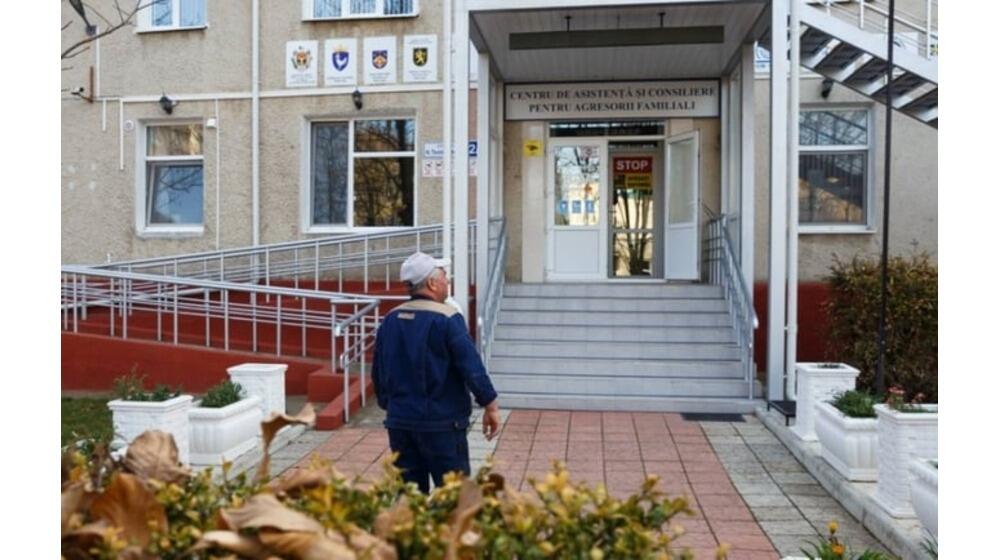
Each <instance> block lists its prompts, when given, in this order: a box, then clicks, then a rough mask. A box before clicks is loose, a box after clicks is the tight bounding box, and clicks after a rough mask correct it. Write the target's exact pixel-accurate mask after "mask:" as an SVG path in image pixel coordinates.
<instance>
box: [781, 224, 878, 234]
mask: <svg viewBox="0 0 1000 560" xmlns="http://www.w3.org/2000/svg"><path fill="white" fill-rule="evenodd" d="M874 234H875V229H874V228H870V227H868V226H853V225H852V226H848V225H828V226H804V225H800V226H799V235H874Z"/></svg>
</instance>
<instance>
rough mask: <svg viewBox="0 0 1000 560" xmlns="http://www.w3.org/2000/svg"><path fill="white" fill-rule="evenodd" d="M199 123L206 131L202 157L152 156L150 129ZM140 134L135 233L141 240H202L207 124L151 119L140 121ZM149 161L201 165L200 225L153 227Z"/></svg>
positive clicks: (187, 120) (203, 230) (195, 120)
mask: <svg viewBox="0 0 1000 560" xmlns="http://www.w3.org/2000/svg"><path fill="white" fill-rule="evenodd" d="M192 124H196V125H199V126H201V130H202V150H201V154H200V155H188V156H149V155H147V153H146V152H147V149H148V145H149V129H150V128H155V127H158V126H184V125H192ZM136 129H137V131H138V132H139V134H138V135H137V138H136V158H135V170H136V171H135V193H136V196H135V231H136V233H137V235H138V236H139V237H143V238H153V237H200V236H202V235H204V233H205V195H206V183H207V181H206V180H205V176H206V174H205V171H206V170H205V141H204V139H205V130H206V127H205V122H204V120H200V119H186V120H160V119H157V120H148V121H142V122H140V124H139V126H138V127H137V128H136ZM149 162H168V163H169V162H174V163H194V162H198V163H201V170H202V181H201V183H202V184H201V204H202V212H201V223H200V224H153V223H150V220H149V204H150V202H151V200H150V192H149V171H148V166H147V164H148V163H149Z"/></svg>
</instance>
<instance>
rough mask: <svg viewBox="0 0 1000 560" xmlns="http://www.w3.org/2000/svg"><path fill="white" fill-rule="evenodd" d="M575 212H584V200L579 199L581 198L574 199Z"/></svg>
mask: <svg viewBox="0 0 1000 560" xmlns="http://www.w3.org/2000/svg"><path fill="white" fill-rule="evenodd" d="M573 213H574V214H581V213H583V202H582V201H579V200H574V201H573Z"/></svg>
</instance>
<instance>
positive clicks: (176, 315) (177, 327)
mask: <svg viewBox="0 0 1000 560" xmlns="http://www.w3.org/2000/svg"><path fill="white" fill-rule="evenodd" d="M178 291H179V290H178V286H177V284H174V344H177V341H178V340H179V338H180V325H178V318H179V316H180V314H179V313H178V309H177V304H178V301H177V299H178V295H179V294H178Z"/></svg>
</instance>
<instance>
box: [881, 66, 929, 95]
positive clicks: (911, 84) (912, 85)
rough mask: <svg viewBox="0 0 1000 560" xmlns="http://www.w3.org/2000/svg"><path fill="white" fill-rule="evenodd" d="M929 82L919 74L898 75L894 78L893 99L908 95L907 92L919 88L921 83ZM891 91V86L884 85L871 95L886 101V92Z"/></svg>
mask: <svg viewBox="0 0 1000 560" xmlns="http://www.w3.org/2000/svg"><path fill="white" fill-rule="evenodd" d="M925 83H927V80H925V79H923V78H921V77H920V76H917V75H916V74H910V73H909V72H907V73H905V74H903V75H901V76H897V77H896V78H894V79H893V80H892V96H893V99H894V100H895V98H897V97H900V96H902V95H906V94H907V93H909V92H911V91H913V90H915V89H917V88H918V87H920V86H921V85H923V84H925ZM888 91H889V86H888V85H884V86H882V87H881V88H880V89H879V90H878V91H876V92H875V93H873V94H872V95H871V97H872V99H874V100H875V101H879V102H884V101H885V97H886V95H885V94H886V93H887V92H888Z"/></svg>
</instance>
